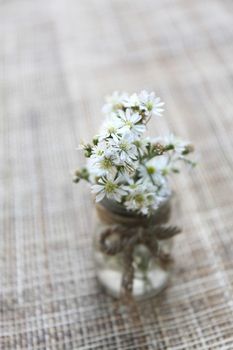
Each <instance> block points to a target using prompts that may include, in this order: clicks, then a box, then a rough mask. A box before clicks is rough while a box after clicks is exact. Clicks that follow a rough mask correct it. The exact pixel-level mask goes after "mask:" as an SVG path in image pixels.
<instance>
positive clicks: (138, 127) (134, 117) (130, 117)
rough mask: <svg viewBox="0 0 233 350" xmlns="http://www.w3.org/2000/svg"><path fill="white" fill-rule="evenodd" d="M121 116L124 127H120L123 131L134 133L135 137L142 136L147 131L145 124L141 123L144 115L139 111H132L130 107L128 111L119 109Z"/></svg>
mask: <svg viewBox="0 0 233 350" xmlns="http://www.w3.org/2000/svg"><path fill="white" fill-rule="evenodd" d="M118 114H119V118H120V120H121V123H122V127H121V128H120V132H121V133H128V132H130V133H132V135H133V136H134V137H135V136H136V137H138V136H140V135H141V134H142V133H144V132H145V130H146V127H145V125H143V124H141V123H139V122H140V120H141V119H142V117H141V116H140V114H138V113H132V112H131V110H130V109H127V110H126V112H123V111H119V112H118Z"/></svg>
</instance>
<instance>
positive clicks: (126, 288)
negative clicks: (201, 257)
mask: <svg viewBox="0 0 233 350" xmlns="http://www.w3.org/2000/svg"><path fill="white" fill-rule="evenodd" d="M180 232H181V230H180V228H178V227H177V226H168V225H155V226H149V227H143V226H138V227H127V226H125V225H120V224H118V225H111V226H108V227H107V228H106V229H105V230H103V231H102V232H101V234H100V240H99V245H100V250H101V251H102V252H103V253H104V254H107V255H111V256H114V255H116V254H119V253H121V254H122V262H123V275H122V281H121V295H122V296H124V297H130V296H132V291H133V280H134V272H135V268H134V264H133V261H134V249H135V247H136V246H137V245H139V244H142V245H144V246H145V247H147V249H148V250H149V251H150V253H151V255H152V256H153V257H154V258H156V259H159V261H160V262H163V263H164V262H166V261H169V259H170V257H169V256H168V255H166V254H164V253H163V252H162V251H161V250H160V245H159V241H160V240H165V239H169V238H171V237H173V236H175V235H176V234H178V233H180Z"/></svg>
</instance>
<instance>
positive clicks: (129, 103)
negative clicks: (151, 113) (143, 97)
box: [124, 94, 140, 108]
mask: <svg viewBox="0 0 233 350" xmlns="http://www.w3.org/2000/svg"><path fill="white" fill-rule="evenodd" d="M139 106H140V99H139V96H138V95H137V94H133V95H131V96H130V97H128V99H126V101H125V102H124V107H126V108H134V107H139Z"/></svg>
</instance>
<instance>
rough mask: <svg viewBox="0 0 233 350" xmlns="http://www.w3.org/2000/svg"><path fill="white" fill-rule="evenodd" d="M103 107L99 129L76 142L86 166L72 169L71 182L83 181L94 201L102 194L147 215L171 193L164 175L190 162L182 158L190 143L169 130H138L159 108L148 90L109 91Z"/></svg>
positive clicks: (188, 149) (186, 155) (157, 99)
mask: <svg viewBox="0 0 233 350" xmlns="http://www.w3.org/2000/svg"><path fill="white" fill-rule="evenodd" d="M103 112H104V114H105V115H106V118H105V121H104V123H103V125H102V127H101V128H100V132H99V134H98V135H97V136H96V137H94V139H93V140H92V142H91V143H90V144H83V145H81V146H80V148H81V149H83V150H84V153H85V156H86V157H87V158H88V160H87V166H86V167H85V168H83V169H81V170H77V171H76V173H75V177H74V181H75V182H79V180H80V179H84V180H86V181H88V182H89V183H90V184H91V188H92V192H93V193H94V194H95V197H96V201H101V200H103V199H104V198H107V199H110V200H113V201H116V202H119V203H121V204H122V205H123V206H124V207H125V208H126V209H127V210H128V211H132V212H136V213H139V214H142V215H150V214H152V213H153V211H154V210H155V209H156V208H157V207H158V206H159V205H160V203H161V202H162V201H164V200H165V199H166V198H167V197H168V196H169V195H170V194H171V189H170V186H169V182H168V178H169V175H170V174H171V173H178V172H179V164H180V163H181V162H185V163H187V164H189V165H190V166H193V165H194V163H193V162H192V161H191V160H190V159H189V158H188V155H189V153H191V152H192V151H193V147H192V145H190V143H188V142H184V141H182V140H180V139H178V138H176V137H175V136H173V135H170V136H168V137H166V138H150V137H146V136H145V135H144V133H145V131H146V129H147V124H148V122H149V120H150V118H151V117H152V116H161V114H162V112H163V102H161V100H160V98H159V97H156V96H155V94H154V93H153V92H152V93H148V92H146V91H142V92H141V93H140V94H133V95H131V96H129V95H128V94H125V93H122V94H119V93H118V92H115V93H114V94H113V95H112V96H110V97H108V98H107V101H106V104H105V105H104V107H103Z"/></svg>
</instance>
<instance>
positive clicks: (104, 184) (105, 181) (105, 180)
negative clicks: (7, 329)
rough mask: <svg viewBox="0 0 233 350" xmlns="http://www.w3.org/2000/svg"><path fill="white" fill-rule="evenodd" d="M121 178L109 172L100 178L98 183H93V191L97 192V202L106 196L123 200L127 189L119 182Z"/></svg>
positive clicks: (118, 200)
mask: <svg viewBox="0 0 233 350" xmlns="http://www.w3.org/2000/svg"><path fill="white" fill-rule="evenodd" d="M119 181H120V178H115V179H114V177H113V176H112V175H110V174H108V175H107V176H106V177H102V178H100V179H99V181H98V183H97V184H96V185H92V192H93V193H95V194H96V202H99V201H101V200H102V199H103V198H104V197H105V196H106V197H107V198H109V199H113V200H115V201H117V202H121V200H122V197H123V196H125V195H126V194H127V191H126V190H125V189H124V188H122V185H120V184H119Z"/></svg>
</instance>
